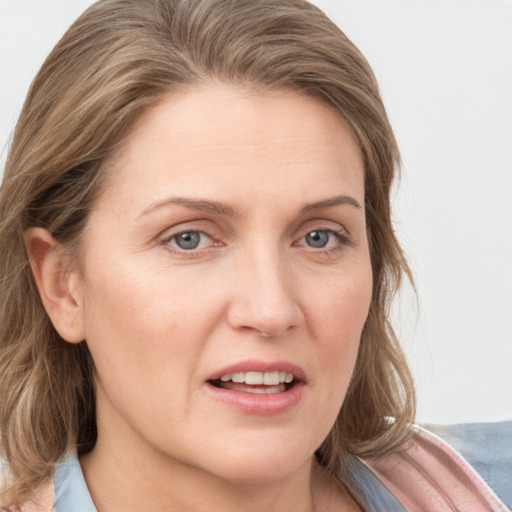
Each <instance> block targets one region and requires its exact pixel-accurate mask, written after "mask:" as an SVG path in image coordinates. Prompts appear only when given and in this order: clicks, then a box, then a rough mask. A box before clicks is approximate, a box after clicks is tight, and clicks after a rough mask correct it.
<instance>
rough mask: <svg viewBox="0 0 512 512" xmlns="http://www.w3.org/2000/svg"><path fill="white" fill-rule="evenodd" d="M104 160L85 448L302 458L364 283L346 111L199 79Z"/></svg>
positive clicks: (83, 304)
mask: <svg viewBox="0 0 512 512" xmlns="http://www.w3.org/2000/svg"><path fill="white" fill-rule="evenodd" d="M108 172H109V173H110V178H109V182H108V184H107V187H106V189H105V191H104V192H103V193H102V194H101V196H100V197H99V199H98V202H97V204H96V206H95V209H94V210H93V212H92V213H91V216H90V219H89V222H88V225H87V228H86V231H85V243H84V253H83V260H82V266H81V277H80V285H79V295H78V296H79V299H78V303H79V306H80V308H81V321H82V322H83V329H84V335H85V339H86V340H87V345H88V346H89V348H90V351H91V353H92V356H93V359H94V362H95V365H96V372H97V400H98V404H97V408H98V413H97V414H98V428H99V440H98V444H97V447H96V450H97V453H98V454H99V453H100V452H101V450H103V451H104V452H105V453H106V452H107V451H109V452H110V453H117V454H118V455H117V456H118V458H119V460H124V459H126V458H129V457H132V458H133V457H137V460H138V462H137V464H144V461H154V460H159V461H160V462H161V463H162V464H164V465H170V466H175V467H180V466H182V467H189V468H190V467H193V468H197V469H199V470H201V471H205V472H208V473H210V474H214V475H217V476H220V477H221V478H225V479H230V480H232V481H240V480H244V481H246V480H247V481H248V480H250V481H266V480H270V479H276V478H282V477H284V476H286V475H289V474H292V473H293V472H294V471H297V470H299V468H301V467H304V466H305V465H306V464H309V463H310V461H311V457H312V455H313V453H314V451H315V449H316V448H318V446H319V445H320V444H321V442H322V441H323V440H324V438H325V437H326V435H327V434H328V432H329V430H330V429H331V427H332V425H333V422H334V420H335V418H336V415H337V414H338V411H339V409H340V407H341V405H342V402H343V400H344V397H345V393H346V390H347V387H348V384H349V381H350V378H351V375H352V372H353V368H354V364H355V360H356V355H357V351H358V346H359V340H360V336H361V331H362V328H363V324H364V322H365V319H366V316H367V313H368V308H369V304H370V298H371V290H372V272H371V266H370V258H369V252H368V244H367V239H366V231H365V212H364V170H363V161H362V157H361V154H360V151H359V149H358V147H357V145H356V143H355V141H354V139H353V138H352V136H351V135H350V133H349V131H348V129H347V128H346V126H345V124H344V123H343V122H342V121H341V119H340V117H339V116H338V115H337V114H335V113H334V112H332V111H331V110H329V109H328V108H327V107H326V106H325V105H323V104H322V103H320V102H318V101H316V100H314V99H311V98H309V97H306V96H303V95H300V94H298V93H292V92H287V91H281V92H274V93H264V92H255V91H247V90H242V89H239V88H236V87H234V86H227V85H219V84H217V85H214V84H210V85H206V86H202V87H201V88H197V89H192V90H190V91H189V92H187V93H182V94H174V95H171V96H169V97H167V98H165V99H164V101H162V102H161V103H160V104H159V105H158V106H156V107H154V108H153V109H152V110H151V111H149V112H148V113H147V114H146V115H145V116H144V117H143V118H142V119H141V120H140V121H139V123H138V124H137V125H136V127H135V129H134V130H133V131H132V132H131V134H130V135H129V137H128V139H127V140H126V142H125V143H124V146H123V147H122V149H121V151H119V153H118V155H117V156H116V157H115V158H114V159H113V161H112V162H111V163H110V166H109V169H108ZM290 380H291V382H289V381H290Z"/></svg>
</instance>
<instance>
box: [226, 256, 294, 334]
mask: <svg viewBox="0 0 512 512" xmlns="http://www.w3.org/2000/svg"><path fill="white" fill-rule="evenodd" d="M280 256H281V255H280V254H279V251H278V250H265V249H261V248H260V250H259V251H258V252H257V253H255V252H252V254H251V255H245V256H244V257H241V258H240V261H238V262H237V263H238V264H237V269H238V271H237V272H236V276H233V277H234V281H233V294H232V300H231V303H230V305H229V309H228V323H229V324H230V326H231V327H232V328H233V329H235V330H237V331H245V332H254V333H256V334H259V335H263V336H264V337H266V338H275V337H279V336H283V335H285V334H287V333H289V332H290V331H292V330H293V329H295V328H296V327H298V326H299V325H301V323H302V322H303V321H304V316H303V312H302V309H301V307H300V304H299V301H298V297H297V295H296V294H297V283H296V280H295V279H294V275H293V271H292V269H291V268H290V264H287V262H286V260H285V259H283V258H282V257H280Z"/></svg>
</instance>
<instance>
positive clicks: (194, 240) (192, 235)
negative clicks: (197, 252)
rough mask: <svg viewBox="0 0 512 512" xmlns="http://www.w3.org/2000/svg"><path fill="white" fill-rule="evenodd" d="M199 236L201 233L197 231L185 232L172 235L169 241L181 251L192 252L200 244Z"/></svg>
mask: <svg viewBox="0 0 512 512" xmlns="http://www.w3.org/2000/svg"><path fill="white" fill-rule="evenodd" d="M201 236H202V233H200V232H199V231H186V232H184V233H179V234H178V235H174V236H173V237H172V238H171V240H172V241H174V243H175V245H177V246H178V247H179V248H180V249H183V250H184V251H193V250H194V249H197V248H198V247H199V245H200V244H201Z"/></svg>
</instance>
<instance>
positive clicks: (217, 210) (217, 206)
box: [139, 195, 363, 218]
mask: <svg viewBox="0 0 512 512" xmlns="http://www.w3.org/2000/svg"><path fill="white" fill-rule="evenodd" d="M172 204H177V205H182V206H186V207H187V208H191V209H192V210H197V211H200V212H204V213H210V214H216V215H226V216H228V217H236V216H238V215H239V212H238V211H237V210H235V209H234V208H233V207H231V206H229V205H227V204H224V203H219V202H218V201H210V200H206V199H190V198H187V197H171V198H168V199H164V200H163V201H158V202H156V203H153V204H151V205H150V206H149V207H148V208H146V209H145V210H144V211H143V212H142V213H141V215H140V216H139V218H140V217H143V216H144V215H147V214H149V213H152V212H154V211H156V210H158V209H160V208H162V207H164V206H167V205H172ZM344 204H346V205H349V206H352V207H354V208H356V209H357V210H362V209H363V208H362V206H361V205H360V204H359V202H358V201H356V200H355V199H354V198H353V197H350V196H344V195H342V196H336V197H331V198H329V199H325V200H323V201H318V202H316V203H311V204H307V205H306V206H304V207H303V208H302V209H301V210H300V215H305V214H307V213H313V212H317V211H320V210H326V209H327V208H331V207H333V206H338V205H344Z"/></svg>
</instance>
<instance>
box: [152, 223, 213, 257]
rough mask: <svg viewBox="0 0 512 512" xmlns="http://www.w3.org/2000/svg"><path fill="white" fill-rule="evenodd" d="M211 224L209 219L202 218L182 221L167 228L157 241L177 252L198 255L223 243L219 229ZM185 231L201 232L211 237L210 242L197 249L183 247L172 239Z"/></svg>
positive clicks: (185, 254)
mask: <svg viewBox="0 0 512 512" xmlns="http://www.w3.org/2000/svg"><path fill="white" fill-rule="evenodd" d="M209 224H210V223H209V222H208V221H201V220H200V221H197V220H193V221H189V222H181V223H179V224H176V225H175V226H172V227H168V228H167V229H165V230H164V231H163V232H162V233H161V234H160V235H159V236H158V237H157V243H158V245H161V246H164V247H165V248H166V249H167V250H169V251H172V252H173V253H175V254H178V255H184V256H193V255H197V253H201V252H205V251H208V250H209V249H212V248H214V247H218V246H220V245H222V242H221V241H220V238H221V237H220V236H219V233H218V230H215V229H213V228H212V227H211V226H209ZM183 233H199V234H201V235H203V236H206V237H208V238H209V239H210V243H208V244H207V246H206V247H200V248H197V249H190V250H186V249H181V248H180V247H178V246H177V245H176V244H173V243H172V240H173V239H175V237H177V236H179V235H180V234H183Z"/></svg>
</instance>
